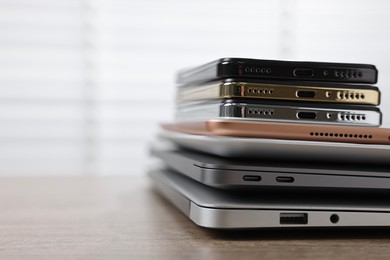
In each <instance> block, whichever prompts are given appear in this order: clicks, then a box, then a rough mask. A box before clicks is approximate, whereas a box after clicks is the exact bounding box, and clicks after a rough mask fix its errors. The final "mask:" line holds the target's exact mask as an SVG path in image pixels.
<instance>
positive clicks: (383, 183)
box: [151, 142, 390, 191]
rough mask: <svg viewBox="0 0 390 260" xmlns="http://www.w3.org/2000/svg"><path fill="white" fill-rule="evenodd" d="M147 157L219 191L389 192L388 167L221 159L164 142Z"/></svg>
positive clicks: (303, 161)
mask: <svg viewBox="0 0 390 260" xmlns="http://www.w3.org/2000/svg"><path fill="white" fill-rule="evenodd" d="M151 153H152V155H153V156H155V157H157V158H159V159H161V160H163V161H164V163H165V165H166V166H168V167H169V168H170V169H174V170H175V171H178V172H179V173H181V174H183V175H186V176H187V177H190V178H192V179H194V180H196V181H198V182H201V183H203V184H205V185H208V186H212V187H216V188H222V189H248V188H253V189H257V190H259V189H267V188H272V189H278V188H279V189H280V188H294V189H302V188H310V189H313V188H315V189H342V190H345V189H361V190H363V189H364V190H379V189H383V190H388V191H389V190H390V167H389V166H384V165H373V164H357V163H355V164H345V163H334V162H332V163H329V162H315V161H312V160H306V161H305V160H301V161H297V160H270V159H260V158H259V159H250V160H248V159H246V160H245V159H242V158H241V159H238V158H223V157H218V156H214V155H209V154H204V153H199V152H194V151H190V150H184V149H178V148H174V147H171V146H169V143H164V142H160V143H158V142H156V143H155V144H154V146H153V147H152V150H151Z"/></svg>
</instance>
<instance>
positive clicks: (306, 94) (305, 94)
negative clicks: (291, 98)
mask: <svg viewBox="0 0 390 260" xmlns="http://www.w3.org/2000/svg"><path fill="white" fill-rule="evenodd" d="M296 95H297V97H300V98H315V97H316V92H315V91H314V90H298V91H297V93H296Z"/></svg>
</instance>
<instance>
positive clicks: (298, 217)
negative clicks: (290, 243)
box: [280, 213, 308, 225]
mask: <svg viewBox="0 0 390 260" xmlns="http://www.w3.org/2000/svg"><path fill="white" fill-rule="evenodd" d="M307 222H308V218H307V213H280V224H282V225H306V224H307Z"/></svg>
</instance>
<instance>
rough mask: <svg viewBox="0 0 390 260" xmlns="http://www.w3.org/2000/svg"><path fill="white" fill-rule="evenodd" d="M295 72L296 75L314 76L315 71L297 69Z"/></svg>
mask: <svg viewBox="0 0 390 260" xmlns="http://www.w3.org/2000/svg"><path fill="white" fill-rule="evenodd" d="M293 74H294V76H295V77H305V78H311V77H313V76H314V71H313V70H312V69H295V70H294V72H293Z"/></svg>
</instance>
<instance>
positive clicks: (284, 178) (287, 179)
mask: <svg viewBox="0 0 390 260" xmlns="http://www.w3.org/2000/svg"><path fill="white" fill-rule="evenodd" d="M294 180H295V179H294V177H289V176H280V177H276V181H277V182H285V183H293V182H294Z"/></svg>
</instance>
